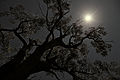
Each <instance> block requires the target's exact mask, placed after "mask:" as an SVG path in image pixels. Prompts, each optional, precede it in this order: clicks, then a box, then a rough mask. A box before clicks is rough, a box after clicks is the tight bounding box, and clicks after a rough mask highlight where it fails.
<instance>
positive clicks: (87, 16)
mask: <svg viewBox="0 0 120 80" xmlns="http://www.w3.org/2000/svg"><path fill="white" fill-rule="evenodd" d="M85 21H86V22H90V21H92V16H91V15H89V14H88V15H86V16H85Z"/></svg>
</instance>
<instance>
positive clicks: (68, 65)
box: [0, 0, 117, 80]
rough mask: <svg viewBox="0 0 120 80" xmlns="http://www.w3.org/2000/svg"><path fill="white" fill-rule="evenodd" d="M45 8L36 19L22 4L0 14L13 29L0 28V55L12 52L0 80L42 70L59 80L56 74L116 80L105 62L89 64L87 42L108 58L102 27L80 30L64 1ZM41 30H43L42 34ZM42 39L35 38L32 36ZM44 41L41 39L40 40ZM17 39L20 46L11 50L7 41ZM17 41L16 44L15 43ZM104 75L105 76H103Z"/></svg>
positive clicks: (48, 0)
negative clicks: (6, 18)
mask: <svg viewBox="0 0 120 80" xmlns="http://www.w3.org/2000/svg"><path fill="white" fill-rule="evenodd" d="M43 3H44V5H45V6H46V8H45V10H43V9H42V7H41V5H40V3H39V9H40V11H41V14H40V16H35V15H32V14H31V13H29V12H27V10H25V9H24V7H23V6H22V5H17V6H15V7H10V8H9V10H8V11H3V12H0V17H12V20H10V23H11V24H15V25H16V24H18V26H17V27H16V28H8V29H6V28H4V27H3V26H2V24H1V25H0V53H1V54H5V53H9V52H11V53H16V54H15V55H14V56H12V57H11V59H10V60H9V61H8V62H7V63H5V64H4V65H2V66H1V67H0V75H1V77H0V80H25V79H27V78H28V77H29V76H30V75H31V74H33V73H37V72H41V71H45V72H49V73H51V74H53V75H54V76H55V77H56V79H58V80H60V78H59V76H58V75H57V74H56V71H60V72H61V73H64V72H67V73H68V74H70V75H71V76H72V77H73V80H100V79H102V80H108V79H109V80H117V78H116V77H115V76H114V75H112V73H111V66H110V64H108V63H106V62H101V61H95V62H93V63H89V61H87V56H88V53H89V48H88V45H89V44H88V43H86V41H87V42H89V43H90V44H91V45H92V47H94V48H95V49H96V53H99V54H101V55H102V56H106V55H108V52H109V51H110V49H111V44H109V42H107V41H105V40H103V36H105V35H106V32H105V31H104V27H102V26H98V27H90V28H89V29H88V30H84V29H83V28H84V26H82V25H81V24H80V20H77V21H76V22H74V23H72V21H71V20H72V17H71V16H70V15H69V12H70V2H69V1H65V0H43ZM42 30H43V31H42ZM45 32H46V34H44V37H45V38H44V37H39V36H36V37H37V38H35V36H34V35H35V34H38V35H42V33H45ZM43 39H44V40H43ZM14 40H19V41H18V45H20V44H19V42H21V44H22V45H21V46H19V47H20V48H19V47H18V49H15V48H14V47H13V46H11V45H10V42H11V41H14ZM16 42H17V41H16ZM105 72H106V76H103V75H104V74H105Z"/></svg>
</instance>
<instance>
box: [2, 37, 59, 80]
mask: <svg viewBox="0 0 120 80" xmlns="http://www.w3.org/2000/svg"><path fill="white" fill-rule="evenodd" d="M60 44H61V41H59V39H56V40H52V41H50V42H49V43H47V44H44V45H42V46H39V47H37V48H36V50H35V51H34V52H33V54H32V55H30V56H29V57H28V58H27V59H25V60H23V62H22V61H21V63H19V64H18V63H16V64H14V65H13V66H12V67H10V68H9V65H7V67H8V68H9V69H7V68H3V69H4V70H3V71H5V72H1V73H0V75H2V76H1V77H0V80H25V79H26V78H27V77H28V76H29V75H30V74H32V73H34V72H38V70H39V71H43V70H44V69H45V68H46V67H45V66H44V64H43V63H40V57H41V56H42V55H43V53H44V52H45V51H46V50H48V49H50V48H51V47H54V46H58V45H60ZM39 65H40V66H39ZM3 66H4V65H3ZM5 69H6V70H5ZM7 70H8V71H7Z"/></svg>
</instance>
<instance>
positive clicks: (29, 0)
mask: <svg viewBox="0 0 120 80" xmlns="http://www.w3.org/2000/svg"><path fill="white" fill-rule="evenodd" d="M38 1H39V0H0V10H6V9H8V7H9V6H12V5H17V4H23V5H24V6H25V7H26V8H27V9H28V10H29V11H31V12H32V13H34V14H39V13H40V11H39V8H38V4H37V3H38ZM88 13H93V14H94V16H93V19H94V20H93V21H92V22H91V24H90V25H92V26H96V25H103V26H104V27H105V29H106V31H107V33H108V35H107V37H106V38H105V39H106V40H112V41H113V43H112V44H113V47H112V51H111V52H110V54H109V55H108V56H107V57H105V58H102V59H105V60H108V61H114V60H115V61H118V62H119V60H120V59H119V58H120V51H119V49H120V0H71V12H70V14H71V15H72V17H73V19H78V18H81V17H83V16H84V15H85V14H88ZM90 57H91V58H95V57H97V58H101V57H99V56H98V55H96V54H94V57H93V55H90Z"/></svg>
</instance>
